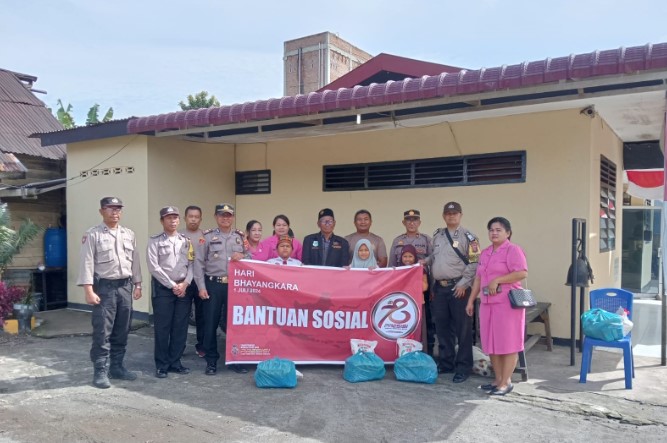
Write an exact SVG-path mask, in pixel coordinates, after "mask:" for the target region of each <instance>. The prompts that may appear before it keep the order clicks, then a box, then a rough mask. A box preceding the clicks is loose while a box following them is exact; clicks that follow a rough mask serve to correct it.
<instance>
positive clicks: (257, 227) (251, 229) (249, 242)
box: [243, 220, 262, 254]
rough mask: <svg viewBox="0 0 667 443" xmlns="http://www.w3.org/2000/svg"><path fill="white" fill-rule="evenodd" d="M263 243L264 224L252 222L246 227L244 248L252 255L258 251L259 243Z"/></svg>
mask: <svg viewBox="0 0 667 443" xmlns="http://www.w3.org/2000/svg"><path fill="white" fill-rule="evenodd" d="M261 241H262V224H261V223H260V222H258V221H257V220H250V221H249V222H248V223H247V224H246V225H245V242H244V245H243V246H244V247H245V249H246V251H249V252H250V254H255V253H256V252H257V251H258V248H259V243H260V242H261Z"/></svg>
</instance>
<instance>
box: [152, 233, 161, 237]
mask: <svg viewBox="0 0 667 443" xmlns="http://www.w3.org/2000/svg"><path fill="white" fill-rule="evenodd" d="M161 235H162V232H160V233H159V234H155V235H151V238H158V237H160V236H161Z"/></svg>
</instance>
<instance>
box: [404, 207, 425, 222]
mask: <svg viewBox="0 0 667 443" xmlns="http://www.w3.org/2000/svg"><path fill="white" fill-rule="evenodd" d="M406 218H421V213H420V212H419V211H418V210H417V209H408V210H407V211H405V212H404V213H403V219H404V220H405V219H406Z"/></svg>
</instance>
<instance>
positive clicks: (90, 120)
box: [86, 103, 113, 126]
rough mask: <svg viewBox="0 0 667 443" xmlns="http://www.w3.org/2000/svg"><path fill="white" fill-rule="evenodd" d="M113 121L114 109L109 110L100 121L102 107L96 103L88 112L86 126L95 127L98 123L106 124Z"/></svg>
mask: <svg viewBox="0 0 667 443" xmlns="http://www.w3.org/2000/svg"><path fill="white" fill-rule="evenodd" d="M111 119H113V108H109V109H108V110H107V112H106V114H104V118H102V120H101V121H100V105H98V104H97V103H95V104H94V105H93V106H92V107H91V108H90V109H89V110H88V117H87V118H86V126H89V125H94V124H97V123H106V122H108V121H110V120H111Z"/></svg>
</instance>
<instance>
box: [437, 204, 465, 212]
mask: <svg viewBox="0 0 667 443" xmlns="http://www.w3.org/2000/svg"><path fill="white" fill-rule="evenodd" d="M442 212H443V213H445V212H463V210H462V209H461V205H460V204H459V203H457V202H449V203H445V207H444V209H443V210H442Z"/></svg>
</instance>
